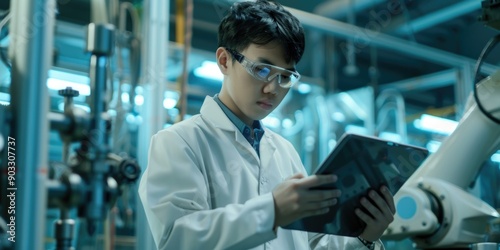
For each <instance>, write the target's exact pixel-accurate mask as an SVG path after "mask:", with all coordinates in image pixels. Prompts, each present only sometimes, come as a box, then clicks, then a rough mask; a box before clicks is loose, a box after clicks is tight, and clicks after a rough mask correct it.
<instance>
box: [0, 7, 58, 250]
mask: <svg viewBox="0 0 500 250" xmlns="http://www.w3.org/2000/svg"><path fill="white" fill-rule="evenodd" d="M11 4H12V6H11V8H12V21H11V29H10V31H11V39H12V41H11V43H10V48H9V57H10V59H11V61H12V73H11V74H12V84H11V105H12V113H13V117H12V118H13V119H12V123H11V128H12V135H11V136H12V137H13V138H14V139H15V155H16V157H15V163H16V169H17V173H16V176H15V177H16V183H15V187H16V188H17V190H14V191H13V192H15V194H16V204H15V205H16V214H15V218H16V221H15V224H16V238H15V240H16V243H15V249H43V246H44V236H45V235H44V233H45V231H44V230H41V229H43V228H45V216H46V215H45V211H46V204H47V189H46V186H45V182H46V181H47V172H48V170H47V162H48V160H47V155H48V152H47V149H48V148H47V142H48V131H49V124H48V121H47V118H46V114H47V112H48V110H49V109H48V104H49V102H48V99H47V97H48V90H47V86H46V84H45V82H46V81H47V74H48V70H49V68H50V66H51V65H52V46H53V34H54V22H55V9H56V5H55V0H16V1H11ZM2 198H3V197H2ZM13 216H14V215H13Z"/></svg>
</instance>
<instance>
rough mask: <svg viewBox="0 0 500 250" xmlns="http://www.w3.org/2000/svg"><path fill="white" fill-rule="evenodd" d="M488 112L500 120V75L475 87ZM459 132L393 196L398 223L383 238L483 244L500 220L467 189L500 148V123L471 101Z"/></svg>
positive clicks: (434, 244)
mask: <svg viewBox="0 0 500 250" xmlns="http://www.w3.org/2000/svg"><path fill="white" fill-rule="evenodd" d="M477 94H478V99H479V100H480V102H481V104H482V105H483V107H484V109H485V110H486V111H488V112H489V113H490V114H491V115H493V116H494V117H496V118H497V119H498V118H500V71H497V72H495V73H494V74H493V75H492V76H490V77H488V78H486V79H484V80H483V81H481V82H480V83H479V84H478V86H477ZM469 106H470V108H469V109H468V110H467V112H466V113H465V114H464V116H463V117H462V119H461V121H460V122H459V124H458V126H457V128H456V130H455V131H454V132H453V133H452V134H451V135H450V136H449V137H448V138H447V139H446V140H445V141H444V142H443V143H442V145H441V147H440V148H439V149H438V151H437V152H435V153H434V154H432V155H430V156H429V157H428V158H427V159H426V160H425V162H424V163H423V164H422V165H421V166H420V168H419V169H418V170H417V171H416V172H415V173H414V174H413V175H412V176H411V177H410V179H409V180H408V181H407V182H406V183H405V185H404V186H403V187H402V188H401V189H400V191H399V192H398V193H397V194H396V195H395V197H394V201H395V203H396V207H397V213H396V215H395V220H394V222H393V223H391V225H390V226H389V228H388V229H387V231H386V232H385V234H384V239H402V238H407V237H411V238H412V240H413V241H414V242H415V243H416V244H417V247H418V248H441V247H467V246H468V245H469V244H471V243H477V242H482V241H484V240H485V234H486V232H485V230H486V228H487V224H488V222H489V221H490V220H491V219H493V218H496V217H499V216H500V215H499V214H498V212H497V211H496V210H495V209H493V208H492V207H491V206H489V205H488V204H486V203H485V202H483V201H481V200H480V199H478V198H477V197H475V196H473V195H471V194H469V193H468V192H466V191H465V190H466V189H467V187H468V186H469V185H470V184H471V183H472V182H473V181H474V180H475V178H476V177H477V173H478V171H479V170H480V167H481V165H482V163H483V162H484V161H485V159H487V158H488V157H489V156H491V155H492V153H493V152H494V151H495V150H496V149H497V146H498V144H499V143H500V124H497V123H495V122H494V121H492V120H491V119H489V118H488V117H486V116H485V115H484V113H483V112H482V111H481V110H480V109H479V107H478V105H477V103H476V102H475V101H474V100H472V102H471V105H469Z"/></svg>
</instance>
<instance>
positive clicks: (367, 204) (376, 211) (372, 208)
mask: <svg viewBox="0 0 500 250" xmlns="http://www.w3.org/2000/svg"><path fill="white" fill-rule="evenodd" d="M361 206H363V207H365V208H366V209H367V210H368V212H369V213H370V214H371V216H372V217H373V218H374V219H375V220H380V219H382V218H383V217H385V216H384V215H383V214H382V213H381V212H380V210H379V208H378V207H375V205H374V204H373V203H372V202H371V201H369V200H368V199H367V198H365V197H363V198H361Z"/></svg>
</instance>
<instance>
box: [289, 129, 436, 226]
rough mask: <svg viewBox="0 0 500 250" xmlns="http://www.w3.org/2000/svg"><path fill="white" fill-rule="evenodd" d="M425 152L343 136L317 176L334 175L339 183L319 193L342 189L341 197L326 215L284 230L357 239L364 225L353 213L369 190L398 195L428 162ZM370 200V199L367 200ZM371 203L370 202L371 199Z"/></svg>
mask: <svg viewBox="0 0 500 250" xmlns="http://www.w3.org/2000/svg"><path fill="white" fill-rule="evenodd" d="M428 154H429V153H428V151H427V149H425V148H421V147H416V146H412V145H407V144H401V143H396V142H391V141H387V140H383V139H380V138H376V137H370V136H363V135H356V134H344V135H343V136H342V137H341V139H340V140H339V143H338V144H337V146H336V147H335V148H334V149H333V151H332V152H331V153H330V154H329V156H328V157H327V158H326V160H325V161H324V162H323V163H322V164H321V165H320V166H319V167H318V168H317V170H316V171H315V173H314V174H318V175H319V174H335V175H337V176H338V181H337V182H336V183H332V184H328V185H324V186H320V187H318V189H340V190H341V191H342V195H341V197H340V198H339V199H338V202H337V204H336V205H335V206H333V207H331V208H330V211H329V212H328V213H327V214H323V215H319V216H312V217H307V218H304V219H302V220H299V221H297V222H294V223H292V224H291V225H289V226H286V227H285V228H290V229H298V230H304V231H310V232H321V233H328V234H336V235H346V236H358V235H360V234H361V232H362V231H363V230H364V228H365V226H366V225H365V223H364V222H363V221H361V220H360V219H359V218H358V217H357V215H356V214H355V213H354V210H355V209H356V208H360V209H362V210H364V209H363V208H362V206H361V205H360V204H359V200H360V199H361V197H362V196H365V197H367V196H366V194H367V193H368V191H369V190H377V191H378V190H379V188H380V187H381V186H382V185H386V186H387V187H388V188H389V190H390V191H391V193H392V194H395V193H396V192H397V191H398V190H399V189H400V188H401V186H402V185H403V184H404V182H405V181H406V180H407V179H408V178H409V177H410V176H411V175H412V174H413V173H414V172H415V170H416V169H417V168H418V167H419V166H420V165H421V164H422V162H423V161H424V160H425V159H426V158H427V156H428ZM367 198H368V197H367ZM368 199H369V198H368Z"/></svg>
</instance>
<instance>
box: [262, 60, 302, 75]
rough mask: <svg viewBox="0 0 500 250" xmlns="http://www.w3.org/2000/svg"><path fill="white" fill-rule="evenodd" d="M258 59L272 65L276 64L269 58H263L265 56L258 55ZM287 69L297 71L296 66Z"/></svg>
mask: <svg viewBox="0 0 500 250" xmlns="http://www.w3.org/2000/svg"><path fill="white" fill-rule="evenodd" d="M257 60H259V62H261V63H265V64H271V65H273V66H276V64H274V63H273V62H271V61H269V60H267V59H266V58H263V57H258V58H257ZM278 67H279V66H278ZM287 70H290V71H294V72H295V71H297V70H296V69H295V67H292V68H287Z"/></svg>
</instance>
